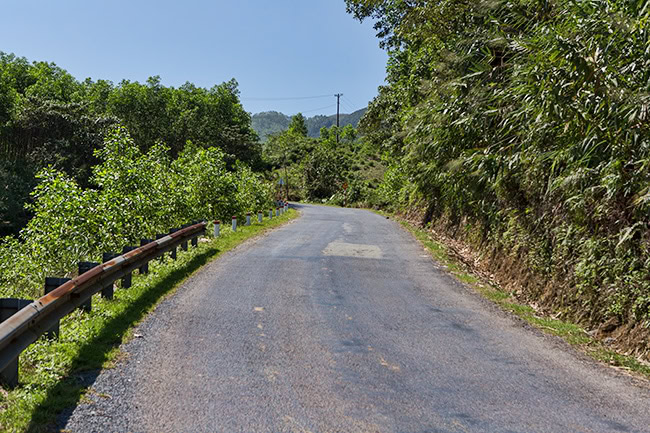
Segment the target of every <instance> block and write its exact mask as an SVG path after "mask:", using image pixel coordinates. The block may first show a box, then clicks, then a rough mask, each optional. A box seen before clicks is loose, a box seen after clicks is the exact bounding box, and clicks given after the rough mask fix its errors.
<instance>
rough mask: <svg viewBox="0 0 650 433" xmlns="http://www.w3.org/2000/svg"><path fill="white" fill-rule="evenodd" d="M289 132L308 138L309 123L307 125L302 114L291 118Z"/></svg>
mask: <svg viewBox="0 0 650 433" xmlns="http://www.w3.org/2000/svg"><path fill="white" fill-rule="evenodd" d="M289 132H290V133H291V134H297V135H302V136H303V137H306V136H307V123H305V117H304V116H303V115H302V113H298V114H296V115H295V116H293V117H292V118H291V123H290V124H289Z"/></svg>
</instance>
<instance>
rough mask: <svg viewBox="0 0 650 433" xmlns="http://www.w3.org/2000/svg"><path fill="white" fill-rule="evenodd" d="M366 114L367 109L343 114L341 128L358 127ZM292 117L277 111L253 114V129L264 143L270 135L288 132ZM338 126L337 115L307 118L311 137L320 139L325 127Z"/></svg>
mask: <svg viewBox="0 0 650 433" xmlns="http://www.w3.org/2000/svg"><path fill="white" fill-rule="evenodd" d="M365 112H366V109H365V108H362V109H361V110H357V111H355V112H354V113H350V114H341V115H340V116H339V126H340V127H341V128H343V127H344V126H345V125H352V126H354V127H356V126H357V125H358V124H359V120H360V119H361V117H362V116H363V114H364V113H365ZM289 122H291V117H290V116H287V115H286V114H283V113H278V112H277V111H265V112H263V113H257V114H253V116H252V126H253V129H254V130H255V131H256V132H257V133H258V134H259V136H260V139H261V140H262V141H265V140H266V137H267V136H268V135H269V134H273V133H275V132H281V131H286V130H287V128H289ZM332 125H336V114H333V115H331V116H323V115H318V116H314V117H309V118H307V130H308V134H309V136H310V137H318V136H319V135H320V129H321V128H322V127H323V126H324V127H326V128H329V127H330V126H332Z"/></svg>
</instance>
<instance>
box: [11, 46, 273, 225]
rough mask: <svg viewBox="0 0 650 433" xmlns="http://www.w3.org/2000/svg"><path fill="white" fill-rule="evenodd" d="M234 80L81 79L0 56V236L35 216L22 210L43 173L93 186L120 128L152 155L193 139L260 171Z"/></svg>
mask: <svg viewBox="0 0 650 433" xmlns="http://www.w3.org/2000/svg"><path fill="white" fill-rule="evenodd" d="M238 95H239V92H238V89H237V82H236V81H235V80H231V81H229V82H226V83H223V84H220V85H216V86H214V87H212V88H210V89H204V88H200V87H196V86H195V85H193V84H191V83H186V84H184V85H183V86H181V87H179V88H174V87H166V86H163V85H162V84H161V82H160V78H158V77H152V78H149V79H148V80H147V82H146V83H138V82H131V81H126V80H125V81H121V82H120V83H118V84H114V83H111V82H109V81H105V80H96V81H94V80H91V79H87V80H85V81H78V80H77V79H75V78H74V77H72V76H71V75H70V74H69V73H68V72H66V71H65V70H64V69H62V68H60V67H58V66H56V65H55V64H53V63H47V62H33V63H32V62H29V61H28V60H27V59H25V58H21V57H16V56H15V55H12V54H5V53H1V52H0V156H1V158H0V185H2V186H3V187H2V188H0V235H2V234H9V233H16V232H17V231H18V230H19V229H20V228H21V227H24V226H25V224H26V223H27V221H28V220H29V218H30V217H31V215H32V213H31V211H30V210H29V209H26V208H25V207H24V204H25V203H26V202H31V198H30V195H29V193H30V192H31V191H32V189H33V188H34V187H35V186H36V184H37V179H36V177H35V175H36V174H37V173H38V172H39V170H41V169H43V168H44V167H47V166H52V168H54V169H56V170H60V171H62V172H64V173H65V174H67V175H68V176H69V177H71V178H72V179H73V180H74V181H75V182H77V183H78V184H79V185H80V186H81V187H88V186H89V182H90V178H91V174H92V167H93V166H94V165H96V164H98V163H99V162H100V160H99V159H98V157H97V155H96V154H95V153H94V152H95V150H96V149H99V148H100V147H101V145H102V143H103V141H104V137H105V135H106V134H107V133H108V132H109V131H111V130H113V129H114V128H115V127H116V126H117V125H122V126H124V127H126V129H127V130H128V132H129V134H130V136H131V137H132V138H133V140H134V143H135V144H136V145H137V146H138V148H139V149H140V150H141V151H143V152H147V151H148V150H149V149H151V148H152V146H154V145H155V144H156V143H157V142H162V143H165V145H166V146H167V147H168V148H169V154H170V156H171V157H172V158H174V157H176V156H177V155H179V154H180V153H181V152H182V151H183V149H184V148H185V145H186V142H187V141H188V140H191V141H192V143H193V144H194V145H195V146H197V148H207V147H210V146H219V148H220V149H221V150H222V151H223V152H224V160H225V161H226V163H227V164H228V165H230V166H232V164H234V163H235V161H236V160H240V161H243V162H246V163H248V164H250V165H252V166H253V167H256V166H259V164H260V161H261V160H260V155H261V148H260V147H259V144H258V140H257V135H256V134H255V132H254V131H253V130H252V128H251V124H250V116H249V114H248V113H247V112H246V111H245V110H244V109H243V108H242V106H241V104H240V101H239V96H238Z"/></svg>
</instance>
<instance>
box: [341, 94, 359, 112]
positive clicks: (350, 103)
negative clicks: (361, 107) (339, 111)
mask: <svg viewBox="0 0 650 433" xmlns="http://www.w3.org/2000/svg"><path fill="white" fill-rule="evenodd" d="M343 103H344V104H346V105H347V106H348V107H349V109H350V110H352V111H351V112H350V113H354V112H355V111H357V109H355V108H354V107H356V106H357V105H356V104H355V103H353V102H352V101H350V100H349V99H348V98H347V97H345V96H344V97H343Z"/></svg>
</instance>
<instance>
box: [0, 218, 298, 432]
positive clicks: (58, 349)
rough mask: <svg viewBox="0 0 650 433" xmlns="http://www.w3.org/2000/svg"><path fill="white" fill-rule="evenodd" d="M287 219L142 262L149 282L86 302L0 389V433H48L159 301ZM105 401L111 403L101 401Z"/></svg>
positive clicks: (137, 278)
mask: <svg viewBox="0 0 650 433" xmlns="http://www.w3.org/2000/svg"><path fill="white" fill-rule="evenodd" d="M297 215H298V214H297V212H296V211H294V210H291V209H290V210H289V212H288V213H285V214H284V215H281V216H280V217H277V218H276V217H274V218H273V219H272V220H269V219H267V218H265V219H264V222H263V223H262V224H259V223H257V222H256V219H254V221H255V222H254V223H253V224H252V225H251V226H240V227H238V228H237V232H232V231H231V230H230V229H228V228H224V229H222V230H221V235H220V237H218V238H214V237H212V236H210V234H211V233H212V230H211V227H210V226H209V227H208V231H207V232H208V235H207V237H204V238H201V239H200V242H199V245H198V247H197V248H189V250H188V251H187V252H184V251H182V250H180V249H179V251H178V254H177V259H176V260H171V259H170V258H169V255H167V257H166V258H165V260H164V262H159V261H158V260H154V261H152V262H150V265H149V271H150V272H149V274H147V275H138V274H137V273H135V274H134V276H133V285H132V286H131V287H130V288H128V289H120V288H118V289H116V290H115V297H114V299H112V300H105V299H103V298H100V297H99V296H95V297H94V298H93V307H92V308H93V310H92V312H91V313H86V312H83V311H82V310H77V311H75V312H74V313H72V314H70V315H68V316H66V317H65V318H64V319H62V321H61V331H60V332H61V334H60V337H59V338H58V339H56V340H51V339H48V338H46V337H41V338H40V339H39V340H38V341H37V342H36V343H34V344H32V345H30V346H29V347H28V348H27V350H25V351H24V352H23V353H22V355H21V356H20V363H19V368H20V375H21V378H20V386H19V387H17V388H15V389H13V390H3V389H2V388H0V430H1V431H3V432H23V431H28V432H50V431H54V430H55V420H56V417H57V416H58V415H60V414H61V412H62V411H64V410H66V409H70V408H74V407H75V406H76V404H77V403H78V402H79V401H80V400H81V399H83V398H84V395H85V394H86V393H88V392H93V391H92V381H93V380H94V378H95V377H96V376H97V374H98V373H99V371H100V370H101V369H102V368H110V367H111V366H112V365H114V363H115V362H117V361H119V359H120V357H121V356H123V353H122V352H120V350H119V346H120V344H122V343H123V342H126V341H128V340H130V339H131V338H139V336H138V335H137V334H134V333H133V328H134V326H135V325H137V324H138V323H139V322H140V321H141V320H143V319H144V318H145V317H146V315H147V314H148V313H149V312H150V311H152V310H153V309H154V308H155V307H156V305H157V304H158V303H159V302H160V301H161V300H163V299H164V298H165V297H166V296H168V295H170V294H172V293H173V292H174V291H175V289H176V288H177V287H179V286H180V285H181V284H182V283H183V281H184V280H185V279H187V278H188V277H190V276H191V275H192V274H193V273H194V272H196V271H197V270H199V269H200V268H201V266H203V265H204V264H206V263H208V262H209V261H211V260H213V259H214V258H216V257H217V256H219V255H220V254H222V253H224V252H226V251H228V250H230V249H232V248H234V247H236V246H237V245H239V244H241V243H242V242H244V241H245V240H247V239H250V238H251V237H253V236H256V235H259V234H261V233H263V232H264V231H266V230H268V229H270V228H273V227H277V226H279V225H281V224H284V223H286V222H287V221H289V220H291V219H293V218H295V217H297ZM105 398H111V396H105Z"/></svg>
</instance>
